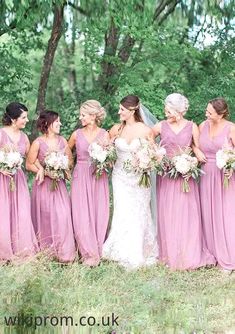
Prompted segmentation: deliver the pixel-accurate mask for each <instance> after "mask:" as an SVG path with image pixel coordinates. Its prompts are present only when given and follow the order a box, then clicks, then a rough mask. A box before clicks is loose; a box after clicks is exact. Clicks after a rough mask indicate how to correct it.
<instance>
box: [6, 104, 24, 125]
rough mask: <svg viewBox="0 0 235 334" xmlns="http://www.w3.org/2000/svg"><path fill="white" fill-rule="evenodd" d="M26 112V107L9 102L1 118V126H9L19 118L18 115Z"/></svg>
mask: <svg viewBox="0 0 235 334" xmlns="http://www.w3.org/2000/svg"><path fill="white" fill-rule="evenodd" d="M24 111H26V112H27V111H28V109H27V108H26V106H25V105H24V104H22V103H19V102H11V103H9V104H8V105H7V107H6V111H5V113H4V114H3V117H2V124H3V125H11V124H12V121H13V120H15V119H17V118H19V117H20V115H21V114H22V113H23V112H24Z"/></svg>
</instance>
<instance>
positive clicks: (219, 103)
mask: <svg viewBox="0 0 235 334" xmlns="http://www.w3.org/2000/svg"><path fill="white" fill-rule="evenodd" d="M208 103H210V104H211V105H212V107H213V108H214V109H215V111H216V113H217V114H218V115H223V118H228V116H229V110H228V104H227V102H226V101H225V99H224V98H223V97H217V98H215V99H213V100H210V101H209V102H208Z"/></svg>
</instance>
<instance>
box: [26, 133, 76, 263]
mask: <svg viewBox="0 0 235 334" xmlns="http://www.w3.org/2000/svg"><path fill="white" fill-rule="evenodd" d="M37 140H38V142H39V145H40V146H39V153H38V160H39V161H40V163H41V164H42V165H44V159H45V156H46V154H47V152H48V150H49V147H48V145H47V144H46V142H45V141H44V140H43V139H42V138H40V137H39V138H38V139H37ZM64 148H65V144H64V141H63V138H62V137H61V136H58V149H60V150H61V151H63V150H64ZM51 181H52V180H51V179H50V178H49V177H48V176H45V179H44V181H43V183H41V184H40V185H38V183H37V181H36V180H35V181H34V184H33V189H32V220H33V224H34V227H35V231H36V235H37V237H38V240H39V245H40V249H41V250H46V251H47V252H48V254H49V255H50V256H51V257H55V258H56V259H57V260H58V261H60V262H65V263H66V262H72V261H73V260H74V258H75V255H76V251H75V240H74V234H73V226H72V216H71V202H70V198H69V194H68V191H67V189H66V184H65V181H64V180H60V181H59V183H58V189H56V190H54V191H51V189H50V186H51Z"/></svg>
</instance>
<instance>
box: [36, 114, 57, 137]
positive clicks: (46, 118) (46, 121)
mask: <svg viewBox="0 0 235 334" xmlns="http://www.w3.org/2000/svg"><path fill="white" fill-rule="evenodd" d="M58 117H59V114H58V113H57V112H55V111H52V110H44V111H42V112H41V113H40V115H39V117H38V119H37V129H38V130H39V131H41V132H42V133H47V132H48V129H49V126H50V125H51V124H52V123H54V122H55V120H56V119H57V118H58Z"/></svg>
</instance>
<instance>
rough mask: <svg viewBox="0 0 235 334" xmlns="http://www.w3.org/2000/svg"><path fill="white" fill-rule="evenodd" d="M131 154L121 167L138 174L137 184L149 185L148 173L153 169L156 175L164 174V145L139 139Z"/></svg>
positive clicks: (146, 186)
mask: <svg viewBox="0 0 235 334" xmlns="http://www.w3.org/2000/svg"><path fill="white" fill-rule="evenodd" d="M131 154H132V157H131V159H128V160H126V161H125V162H124V166H123V167H124V170H125V171H126V172H127V173H131V172H132V173H135V174H139V175H140V179H139V183H138V184H139V186H141V187H145V188H148V187H150V185H151V181H150V174H151V172H153V171H156V173H157V174H158V175H163V174H164V171H165V155H166V150H165V148H164V147H161V146H160V145H157V144H155V143H154V142H150V141H148V140H146V139H139V145H138V146H136V149H135V150H134V151H132V152H131Z"/></svg>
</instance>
